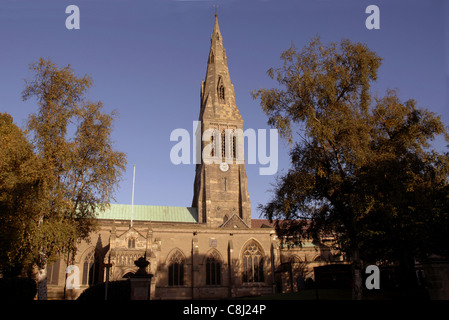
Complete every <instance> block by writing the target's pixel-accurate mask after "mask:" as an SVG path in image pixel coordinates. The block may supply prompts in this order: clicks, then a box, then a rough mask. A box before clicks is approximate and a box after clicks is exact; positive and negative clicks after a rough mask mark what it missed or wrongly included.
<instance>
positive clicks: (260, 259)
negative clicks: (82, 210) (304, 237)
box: [47, 15, 334, 299]
mask: <svg viewBox="0 0 449 320" xmlns="http://www.w3.org/2000/svg"><path fill="white" fill-rule="evenodd" d="M210 40H211V47H210V52H209V57H208V63H207V72H206V78H205V80H204V81H203V82H202V83H201V101H200V105H201V108H200V113H199V121H201V125H202V126H201V130H202V131H203V132H204V131H206V130H208V129H213V130H212V131H211V132H212V133H213V134H212V135H211V137H210V140H209V141H203V142H202V144H203V145H202V146H201V150H203V149H204V147H206V145H210V146H209V149H208V150H209V151H208V152H207V154H205V158H204V161H202V163H201V164H197V165H196V174H195V181H194V190H193V201H192V206H191V207H169V206H147V205H134V206H133V208H131V205H120V204H111V205H110V208H109V209H107V210H106V211H104V212H99V213H98V228H97V231H96V232H95V233H93V234H92V235H91V238H90V239H91V241H90V242H89V243H88V242H83V243H81V244H80V245H79V247H78V250H77V253H76V257H75V265H76V266H77V267H78V268H77V269H78V270H79V289H67V290H66V295H65V298H66V299H76V297H78V296H79V295H80V294H81V292H82V291H83V290H85V289H86V288H88V287H89V286H91V285H94V284H96V283H99V282H104V281H106V278H108V279H109V281H116V280H122V279H123V280H126V279H127V278H128V277H130V276H131V275H132V274H134V273H135V272H136V270H137V267H136V266H135V264H134V261H135V260H137V259H138V258H139V257H142V256H145V257H146V259H147V260H148V261H149V262H150V264H149V266H148V267H147V272H149V273H151V274H153V278H152V281H151V291H150V292H151V299H225V298H230V297H239V296H249V295H263V294H272V293H275V292H286V291H296V290H298V289H299V287H300V283H301V281H303V280H304V279H306V278H307V277H313V267H314V266H318V265H322V264H325V263H327V261H331V260H332V259H333V257H334V256H333V252H332V251H331V250H330V248H329V247H327V246H324V245H322V244H321V245H315V244H313V243H311V242H310V243H305V244H304V245H303V246H302V247H301V248H281V246H280V243H279V241H278V239H277V236H276V233H275V230H274V229H273V227H272V224H270V223H269V221H268V220H262V219H251V202H250V196H249V194H248V188H247V176H246V171H245V164H244V163H239V162H238V161H236V160H237V153H238V150H237V146H236V135H233V133H235V132H236V130H238V129H242V128H243V119H242V116H241V114H240V112H239V109H238V108H237V105H236V102H235V95H234V87H233V84H232V82H231V79H230V75H229V70H228V65H227V59H226V51H225V49H224V47H223V38H222V35H221V32H220V29H219V25H218V19H217V15H215V24H214V29H213V33H212V35H211V39H210ZM192 116H193V115H192ZM225 132H226V133H228V132H229V133H230V134H225ZM207 157H209V159H206V158H207ZM225 158H226V161H224V160H225ZM216 159H219V160H220V161H218V162H217V161H206V160H216ZM131 209H133V219H132V220H131V221H130V217H131ZM66 268H67V261H66V259H65V258H63V257H61V259H60V260H58V261H56V262H54V263H52V264H51V265H49V266H48V270H47V271H48V278H47V283H48V284H47V287H48V296H49V298H50V299H51V298H54V299H60V298H62V297H64V287H65V283H66ZM107 273H108V277H107Z"/></svg>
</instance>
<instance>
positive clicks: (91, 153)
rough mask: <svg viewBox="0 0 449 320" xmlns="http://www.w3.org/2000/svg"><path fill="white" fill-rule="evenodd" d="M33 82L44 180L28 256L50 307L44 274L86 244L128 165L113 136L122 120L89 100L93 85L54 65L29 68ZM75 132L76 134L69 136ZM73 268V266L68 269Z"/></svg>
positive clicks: (28, 89)
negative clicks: (54, 260) (53, 260)
mask: <svg viewBox="0 0 449 320" xmlns="http://www.w3.org/2000/svg"><path fill="white" fill-rule="evenodd" d="M30 69H31V70H32V71H33V72H34V73H35V74H34V78H32V79H31V80H28V81H26V86H25V89H24V91H23V92H22V97H23V99H24V100H28V99H30V98H31V97H35V98H36V99H37V102H38V105H39V110H38V112H37V113H35V114H31V115H30V116H29V119H28V130H29V132H30V133H31V135H32V140H31V141H32V144H33V147H34V148H33V150H34V153H35V154H36V156H37V158H38V159H39V163H40V166H39V172H40V176H39V180H38V185H37V196H36V199H35V205H34V209H33V214H32V216H30V219H31V220H32V221H33V223H34V225H33V228H30V229H29V231H28V233H29V238H30V239H32V240H31V242H30V244H29V252H30V253H31V258H32V261H33V266H34V273H33V274H34V277H35V278H36V281H37V283H38V297H39V299H46V266H47V263H48V261H49V259H50V258H52V257H53V256H54V255H55V254H61V253H72V256H73V253H74V252H75V250H76V243H77V242H78V241H80V240H81V239H86V240H87V239H88V235H89V233H90V232H91V231H92V230H93V228H94V227H95V223H94V221H95V212H96V210H97V209H100V210H101V209H104V207H105V206H106V205H107V204H108V203H109V202H110V201H111V200H112V199H113V193H114V191H115V188H116V186H117V183H118V181H119V180H120V178H121V174H122V172H123V170H124V169H125V164H126V157H125V155H124V154H123V153H121V152H118V151H114V150H113V147H112V145H113V142H112V141H111V138H110V135H111V131H112V122H113V119H114V117H115V116H116V114H115V113H114V112H113V113H112V114H106V113H103V110H102V108H103V105H102V103H101V102H97V103H91V102H87V101H85V99H84V95H85V92H86V90H87V89H88V88H89V87H90V86H91V85H92V80H91V78H90V77H88V76H84V77H77V76H75V75H74V72H73V70H72V69H71V68H70V65H69V66H67V67H65V68H61V69H60V68H58V67H57V66H56V65H55V64H54V63H52V62H51V61H50V60H44V59H42V58H41V59H40V60H39V61H38V62H36V63H33V64H31V66H30ZM69 125H72V126H73V128H76V130H73V131H74V132H73V133H72V132H71V131H70V130H69V129H70V128H71V127H69ZM68 263H69V261H68Z"/></svg>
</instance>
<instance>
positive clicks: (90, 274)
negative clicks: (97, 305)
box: [83, 250, 100, 286]
mask: <svg viewBox="0 0 449 320" xmlns="http://www.w3.org/2000/svg"><path fill="white" fill-rule="evenodd" d="M99 271H100V262H99V259H98V255H97V254H95V250H92V251H91V252H89V253H88V254H87V256H86V257H85V258H84V263H83V285H89V286H91V285H93V284H96V283H98V279H99Z"/></svg>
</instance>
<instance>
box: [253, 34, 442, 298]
mask: <svg viewBox="0 0 449 320" xmlns="http://www.w3.org/2000/svg"><path fill="white" fill-rule="evenodd" d="M281 59H282V60H283V66H282V67H281V68H278V69H272V68H271V69H269V70H268V75H269V76H270V77H271V78H272V79H276V80H277V82H278V84H279V87H278V88H272V89H260V90H257V91H254V92H253V97H254V98H255V99H257V98H260V103H261V106H262V109H263V110H264V111H265V113H266V114H267V116H268V123H269V124H270V125H272V126H274V127H276V128H278V129H279V131H280V134H281V136H282V137H284V138H285V139H286V140H287V141H289V142H290V144H291V145H292V149H291V152H290V157H291V164H292V168H291V169H289V171H288V172H287V173H286V174H285V175H283V176H280V177H278V179H277V182H276V184H275V188H274V196H273V199H272V200H271V201H270V202H269V203H267V204H266V205H261V206H260V207H259V208H260V209H261V211H262V212H263V214H264V215H265V216H266V217H268V218H269V219H272V220H276V221H277V223H276V226H277V230H278V233H279V234H280V235H281V236H285V237H283V238H284V240H285V241H294V242H301V241H302V239H303V238H304V237H309V238H310V237H312V238H315V239H316V240H318V239H319V236H320V235H322V234H323V233H327V234H333V235H334V236H335V237H336V238H337V240H338V245H339V248H340V249H341V250H342V251H344V252H345V253H346V254H347V256H349V257H350V258H351V259H352V262H353V265H354V277H357V279H354V281H355V289H354V290H355V291H356V292H355V295H356V297H357V298H361V277H360V271H358V272H357V271H356V270H357V269H359V270H360V267H361V259H365V260H368V261H379V260H384V261H385V260H388V261H390V262H391V261H402V262H403V263H405V262H406V261H408V262H407V263H410V257H413V255H414V254H416V253H417V252H418V251H419V247H421V248H422V249H423V250H424V248H423V246H420V244H422V241H423V240H424V238H426V237H429V236H430V237H432V236H433V235H432V233H433V231H432V230H428V229H427V230H426V228H429V224H427V222H430V221H434V223H433V225H439V224H440V223H441V222H443V220H444V219H446V220H445V221H447V211H446V213H444V212H443V211H444V210H443V211H442V208H443V207H444V206H445V205H446V209H445V210H447V181H448V180H447V178H448V176H447V173H448V168H449V166H448V158H447V155H442V154H439V153H438V152H436V151H435V150H429V146H430V145H429V141H430V140H432V139H433V138H435V137H436V136H437V135H443V136H444V137H445V138H446V139H447V140H449V139H448V137H449V135H448V133H447V132H446V129H445V127H444V124H443V123H442V121H441V119H440V118H439V117H438V116H436V115H435V114H433V113H431V112H429V111H427V110H424V109H419V108H418V107H417V106H416V102H415V101H413V100H408V101H406V102H405V103H402V102H401V101H400V100H399V98H398V95H397V92H395V91H392V90H390V91H388V92H387V94H386V96H385V97H383V98H377V99H373V98H372V96H371V93H370V85H371V82H373V81H375V80H376V79H377V70H378V68H379V67H380V64H381V58H379V57H378V56H377V55H376V54H375V53H374V52H373V51H370V50H369V49H368V48H367V47H366V46H365V45H363V44H360V43H352V42H350V41H349V40H343V41H342V42H341V43H340V45H337V44H335V43H332V44H330V45H328V46H325V45H323V44H322V43H321V41H320V39H319V38H316V39H313V40H312V41H311V42H310V44H309V45H308V46H306V47H305V48H304V49H303V50H302V51H300V52H298V51H297V50H296V48H295V47H293V46H292V47H291V48H290V49H288V50H287V51H285V52H283V53H282V55H281ZM294 133H297V137H296V136H294ZM437 199H438V201H437ZM444 199H446V200H444ZM435 201H437V202H439V203H440V204H439V205H438V206H437V205H436V202H435ZM436 211H438V213H437V212H436ZM443 217H445V218H444V219H443ZM442 219H443V220H442ZM435 220H436V221H439V222H438V223H435ZM433 243H434V244H435V241H434V242H433ZM440 246H442V245H441V244H440ZM427 249H429V248H427ZM357 286H358V287H357Z"/></svg>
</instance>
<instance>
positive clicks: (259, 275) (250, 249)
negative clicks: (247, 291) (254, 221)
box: [242, 241, 264, 283]
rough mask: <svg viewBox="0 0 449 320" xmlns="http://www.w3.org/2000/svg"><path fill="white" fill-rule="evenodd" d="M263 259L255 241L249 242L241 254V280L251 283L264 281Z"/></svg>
mask: <svg viewBox="0 0 449 320" xmlns="http://www.w3.org/2000/svg"><path fill="white" fill-rule="evenodd" d="M263 259H264V257H263V254H262V250H261V249H260V248H259V246H258V245H257V243H256V242H255V241H252V242H250V243H249V244H248V246H247V247H246V249H245V250H244V251H243V256H242V262H243V282H247V283H253V282H263V281H264V271H263Z"/></svg>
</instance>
